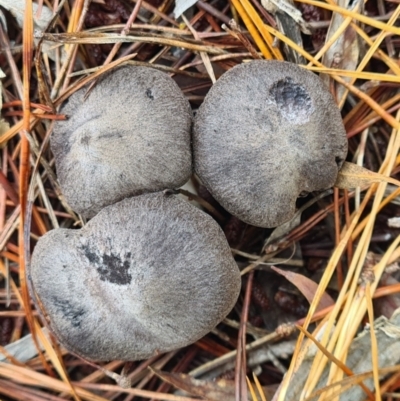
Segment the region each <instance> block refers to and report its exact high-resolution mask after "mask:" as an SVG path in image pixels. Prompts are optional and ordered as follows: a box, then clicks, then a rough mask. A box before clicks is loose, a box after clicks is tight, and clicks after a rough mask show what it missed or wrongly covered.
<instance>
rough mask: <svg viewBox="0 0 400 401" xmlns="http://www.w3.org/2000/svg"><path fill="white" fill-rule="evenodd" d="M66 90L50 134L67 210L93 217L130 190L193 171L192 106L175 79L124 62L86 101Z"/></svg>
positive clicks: (157, 186) (172, 181)
mask: <svg viewBox="0 0 400 401" xmlns="http://www.w3.org/2000/svg"><path fill="white" fill-rule="evenodd" d="M87 89H88V88H87V87H85V88H83V89H81V90H79V91H77V92H76V93H74V94H73V95H72V96H70V98H69V100H68V102H66V103H65V104H64V105H63V106H62V108H61V110H60V113H62V114H66V116H67V118H68V119H67V120H66V121H57V122H56V124H55V126H54V131H53V133H52V135H51V149H52V151H53V153H54V155H55V158H56V168H57V175H58V179H59V181H60V184H61V188H62V191H63V193H64V195H65V197H66V199H67V201H68V203H69V204H70V205H71V207H72V209H74V210H75V211H77V212H79V213H81V214H82V215H84V216H85V217H93V216H94V215H95V214H96V213H98V212H99V211H100V210H101V209H102V208H103V207H104V206H107V205H110V204H113V203H115V202H117V201H119V200H122V199H124V198H126V197H129V196H135V195H139V194H142V193H147V192H155V191H160V190H163V189H168V188H177V187H179V186H181V185H183V184H184V183H185V182H186V181H187V180H188V179H189V177H190V175H191V172H192V160H191V148H190V146H191V145H190V130H191V123H192V111H191V109H190V105H189V102H188V101H187V99H186V98H185V97H184V95H183V93H182V92H181V90H180V89H179V87H178V85H177V84H176V83H175V82H174V81H173V80H172V79H171V78H170V77H169V76H168V75H167V74H165V73H163V72H160V71H157V70H155V69H152V68H146V67H138V66H123V67H120V68H118V69H117V70H114V71H112V72H111V73H109V74H107V75H105V76H104V77H103V78H102V79H100V80H99V82H98V83H97V84H96V86H95V87H94V89H93V90H92V91H91V92H90V94H89V97H88V98H87V99H86V100H84V97H85V95H86V93H87Z"/></svg>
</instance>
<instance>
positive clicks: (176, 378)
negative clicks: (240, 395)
mask: <svg viewBox="0 0 400 401" xmlns="http://www.w3.org/2000/svg"><path fill="white" fill-rule="evenodd" d="M151 370H152V372H154V374H155V375H157V376H158V377H159V378H160V379H162V380H164V381H165V382H167V383H169V384H171V385H173V386H174V387H176V388H179V389H180V390H183V391H186V392H187V393H189V394H192V395H194V396H197V397H202V398H204V399H206V400H210V401H221V400H224V401H234V400H235V383H234V381H230V380H224V379H220V380H216V381H213V382H208V381H205V380H198V379H195V378H194V377H192V376H190V375H185V374H183V373H168V372H163V371H161V370H156V369H153V368H151Z"/></svg>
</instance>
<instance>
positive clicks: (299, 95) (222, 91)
mask: <svg viewBox="0 0 400 401" xmlns="http://www.w3.org/2000/svg"><path fill="white" fill-rule="evenodd" d="M193 152H194V153H193V157H194V165H195V171H196V173H197V174H198V176H199V177H200V179H201V180H202V181H203V183H204V184H205V185H206V187H207V188H208V190H209V191H210V192H211V194H212V195H213V196H214V197H215V198H216V199H217V200H218V201H219V202H220V204H221V205H222V206H223V207H225V208H226V209H227V210H228V211H229V212H230V213H232V214H233V215H235V216H236V217H238V218H240V219H241V220H243V221H245V222H247V223H249V224H253V225H256V226H260V227H275V226H278V225H280V224H282V223H284V222H286V221H288V220H290V218H291V217H292V216H293V214H294V212H295V204H296V199H297V197H298V196H299V194H301V193H305V192H307V193H308V192H311V191H318V190H323V189H326V188H329V187H331V186H332V185H333V184H334V183H335V180H336V176H337V174H338V171H339V169H340V167H341V165H342V163H343V161H344V160H345V158H346V155H347V139H346V133H345V130H344V127H343V122H342V118H341V116H340V112H339V110H338V108H337V106H336V103H335V101H334V99H333V98H332V96H331V94H330V93H329V91H328V89H327V88H326V87H325V86H324V84H323V83H322V81H321V80H320V79H319V78H318V77H317V76H316V75H314V74H313V73H311V72H309V71H307V70H305V69H303V68H301V67H299V66H297V65H295V64H292V63H287V62H280V61H265V60H263V61H252V62H250V63H246V64H241V65H238V66H236V67H234V68H232V69H231V70H229V71H228V72H226V73H225V74H223V75H222V77H221V78H220V79H219V80H218V81H217V82H216V83H215V84H214V85H213V87H212V88H211V89H210V91H209V93H208V95H207V96H206V98H205V100H204V102H203V104H202V105H201V107H200V108H199V111H198V112H197V114H196V118H195V123H194V133H193Z"/></svg>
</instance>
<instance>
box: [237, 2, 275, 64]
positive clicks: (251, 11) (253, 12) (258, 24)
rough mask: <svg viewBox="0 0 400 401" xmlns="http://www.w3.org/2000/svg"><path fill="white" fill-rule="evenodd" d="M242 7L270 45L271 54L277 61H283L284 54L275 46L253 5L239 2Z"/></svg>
mask: <svg viewBox="0 0 400 401" xmlns="http://www.w3.org/2000/svg"><path fill="white" fill-rule="evenodd" d="M238 1H239V2H240V3H241V5H242V6H243V8H244V10H245V11H246V13H247V14H248V16H249V17H250V19H251V20H252V21H253V23H254V25H255V26H256V27H257V29H258V30H259V32H260V33H261V36H262V37H263V38H264V40H265V43H266V44H267V45H268V48H269V50H270V52H271V53H272V54H273V56H274V57H275V59H277V60H283V56H282V53H281V52H280V50H279V49H278V48H277V47H275V46H274V45H273V43H274V39H273V37H272V36H271V34H270V33H269V32H268V31H267V30H266V29H265V25H264V23H263V21H262V19H261V17H260V16H259V15H258V13H257V12H256V10H254V7H253V6H252V5H251V3H250V2H249V1H248V0H238Z"/></svg>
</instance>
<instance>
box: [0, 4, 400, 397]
mask: <svg viewBox="0 0 400 401" xmlns="http://www.w3.org/2000/svg"><path fill="white" fill-rule="evenodd" d="M191 3H193V2H191ZM135 4H138V6H137V8H136V10H135V11H134V9H135ZM181 4H182V3H181ZM0 5H1V6H2V7H3V8H2V16H1V24H0V43H1V49H2V50H1V52H0V57H1V68H2V71H3V73H4V77H2V79H1V83H2V95H3V96H2V104H1V106H2V110H1V120H0V144H1V147H0V152H1V171H0V239H1V241H0V243H1V249H0V271H1V276H0V284H1V285H2V287H1V289H0V305H1V306H0V354H1V355H2V358H1V361H2V362H1V363H0V394H1V396H2V397H8V398H6V399H28V398H29V399H47V398H48V396H50V397H55V398H54V399H70V397H71V396H72V397H74V398H75V399H82V400H83V399H88V400H104V399H108V400H110V399H118V400H131V399H133V398H134V397H142V399H169V400H182V401H183V400H189V399H195V398H193V397H202V398H203V399H207V397H208V398H209V399H213V398H212V397H213V395H212V394H216V396H215V397H217V398H218V397H220V399H221V398H226V399H235V400H239V399H243V397H245V398H247V397H249V399H252V398H253V399H262V400H263V399H268V400H270V399H274V400H280V401H283V400H285V399H286V400H292V399H293V400H308V399H320V400H328V399H329V400H331V399H334V400H358V399H365V398H368V397H371V394H372V395H373V396H374V397H376V399H383V398H384V397H386V396H387V397H386V398H388V397H390V394H395V393H396V392H398V387H399V384H398V383H399V381H398V380H397V378H398V377H399V376H400V372H399V371H400V367H399V366H398V365H396V364H398V363H399V360H400V357H398V356H397V355H400V354H399V352H398V347H399V342H398V341H399V334H398V332H399V322H398V316H399V312H398V309H397V308H398V305H399V301H398V293H399V291H400V283H399V279H400V277H399V273H398V269H395V268H391V267H390V266H395V265H396V263H397V261H398V259H399V257H400V246H399V243H400V237H399V234H400V231H399V224H398V218H399V216H400V209H399V206H400V205H399V196H400V191H399V189H398V182H399V181H398V180H399V172H400V168H399V164H400V157H399V156H398V153H399V146H400V133H399V128H400V113H399V112H398V104H399V97H398V93H397V91H398V84H399V83H400V68H399V67H398V64H397V59H396V58H395V56H394V55H395V54H396V53H398V46H399V42H398V40H397V35H399V33H400V29H399V28H398V27H397V24H396V22H397V20H398V15H399V13H400V6H399V5H398V4H396V3H393V2H390V1H384V0H374V1H372V2H368V3H366V4H365V5H364V7H362V5H361V4H360V3H359V2H346V1H342V2H338V3H335V2H334V1H333V0H327V1H326V2H317V1H314V0H298V1H295V2H294V3H291V2H275V1H274V7H275V8H274V9H272V8H271V7H268V5H267V7H266V8H267V11H266V10H265V8H264V7H263V5H264V6H265V2H263V5H261V4H260V3H259V2H258V1H257V0H232V3H231V5H230V4H229V3H227V2H225V1H218V2H203V1H202V0H199V1H198V2H197V3H196V4H194V5H190V6H189V8H187V10H185V20H186V21H187V23H185V20H182V19H175V18H174V15H173V14H171V13H172V12H173V10H174V6H175V5H174V3H173V2H172V1H169V0H164V1H162V0H152V1H149V2H147V1H144V0H143V1H140V0H138V1H137V2H136V1H135V2H128V1H122V0H102V1H97V0H93V1H87V0H75V1H72V0H71V1H65V2H61V3H59V2H58V1H55V0H54V1H53V0H49V1H38V2H32V1H30V0H28V1H27V2H25V1H17V0H16V1H11V2H10V1H7V0H1V2H0ZM185 7H187V6H185ZM54 10H57V15H56V19H55V20H54V25H53V26H51V27H50V28H49V29H48V30H47V26H48V24H49V23H50V21H51V20H52V18H53V16H54ZM270 13H271V14H270ZM128 20H129V22H130V23H131V24H130V25H128V29H127V32H126V33H125V34H124V33H122V34H121V32H124V29H125V28H126V24H127V23H128ZM232 20H233V21H234V22H230V21H232ZM293 21H294V24H295V25H293V27H294V28H293V29H296V32H295V31H294V30H292V31H291V29H288V27H290V26H292V25H290V24H291V23H293ZM304 21H305V22H304ZM223 24H225V25H229V26H230V29H225V30H224V28H223ZM34 29H37V30H38V31H37V32H36V33H35V36H37V37H36V38H34V35H33V31H34ZM307 30H310V32H311V36H310V35H309V34H308V33H307V32H306V31H307ZM301 31H303V32H301ZM294 33H295V34H294ZM292 35H293V36H292ZM38 39H46V40H47V41H46V42H45V46H44V45H42V44H40V42H39V41H38ZM113 44H118V47H115V48H114V50H113ZM35 51H36V53H35ZM33 55H35V58H36V66H38V68H39V70H35V64H34V63H33ZM21 56H22V57H21ZM199 56H200V57H199ZM260 57H261V58H267V59H270V58H274V59H278V60H290V61H295V62H297V63H302V64H304V68H309V69H310V70H312V71H315V72H316V73H320V74H321V75H322V76H324V79H325V80H326V82H327V84H328V85H329V88H330V90H331V92H332V93H333V94H334V96H335V98H336V100H337V103H338V105H339V106H340V108H341V110H342V116H343V120H344V122H345V127H346V130H347V133H348V138H349V149H350V151H349V156H348V159H347V162H346V163H345V165H344V167H343V169H342V170H341V172H340V174H339V177H338V181H337V183H336V189H335V190H334V191H333V193H327V194H324V195H323V196H321V194H318V193H315V194H309V195H308V196H307V197H306V198H304V199H302V198H300V199H299V201H298V210H299V212H298V214H297V215H296V216H295V218H294V219H293V221H292V222H289V223H287V224H286V225H285V226H284V227H281V228H278V229H276V230H275V232H274V233H273V235H272V236H271V233H272V230H265V229H259V228H256V227H252V226H249V225H246V224H244V223H243V222H240V221H238V220H237V219H235V218H234V217H232V216H230V215H229V214H228V213H227V212H226V211H224V210H223V209H222V208H221V207H220V205H218V203H217V202H216V201H215V200H214V199H213V198H212V197H211V195H210V194H209V193H208V192H207V190H206V189H205V188H204V187H203V186H202V185H201V183H200V182H198V181H197V180H196V178H195V177H194V178H193V179H192V183H191V187H192V188H193V191H194V192H195V195H194V197H193V199H197V200H199V199H200V200H201V202H200V204H202V205H207V210H210V211H212V215H213V217H214V218H216V219H217V221H218V222H219V224H220V225H221V226H222V228H223V229H224V232H225V235H226V236H227V239H228V241H229V243H230V245H231V247H232V252H233V254H234V255H235V259H236V260H237V263H238V265H239V267H240V268H241V270H242V276H243V283H244V285H243V290H242V295H241V297H240V298H239V301H238V303H237V305H236V307H235V308H234V310H233V311H232V313H231V314H230V315H229V317H228V319H226V320H225V321H224V322H223V323H221V324H220V325H219V326H218V327H217V328H216V330H214V331H213V332H212V333H210V334H209V335H207V336H206V337H204V338H203V339H201V340H199V341H198V342H197V343H195V344H193V345H192V346H189V347H187V348H186V349H182V350H180V351H177V352H175V353H171V354H167V355H159V356H156V357H154V358H152V359H151V360H149V361H142V362H135V363H133V364H131V365H129V366H126V367H125V369H123V371H122V372H121V366H122V364H121V363H118V361H115V362H110V363H108V364H104V365H102V366H99V365H94V364H92V363H90V362H88V361H83V360H80V359H78V358H77V357H76V356H74V355H72V354H70V353H68V352H67V351H66V350H64V349H63V348H60V347H59V345H58V344H56V343H55V342H54V341H53V339H52V338H51V337H47V336H45V335H44V334H43V332H42V329H41V324H40V320H39V319H38V318H37V314H36V311H35V310H34V308H33V307H32V305H31V303H30V300H29V297H28V291H27V283H26V274H25V271H26V270H25V269H26V264H27V263H29V255H30V251H31V249H32V248H33V247H34V245H35V243H36V241H37V239H38V238H39V237H40V236H41V235H43V234H44V233H45V232H47V231H49V230H50V229H52V228H53V227H55V226H57V225H58V226H60V227H65V228H69V227H77V226H79V225H81V224H82V223H83V222H82V221H81V220H80V219H79V217H78V216H76V215H75V214H73V213H72V211H71V210H70V209H69V208H68V206H67V205H66V204H65V201H64V200H63V199H62V197H61V194H60V192H59V189H58V186H57V182H56V181H54V177H55V175H54V164H53V156H52V155H51V153H50V151H49V149H48V145H47V138H48V135H50V133H51V129H52V125H51V121H52V119H54V118H58V116H57V115H56V114H55V109H54V105H55V106H56V107H57V106H58V105H59V104H60V103H61V102H62V101H63V100H64V99H66V98H67V97H68V96H69V94H71V93H73V92H74V91H75V90H76V89H77V88H78V87H80V86H82V85H84V84H85V83H87V82H88V81H89V80H93V79H95V78H96V77H97V76H98V75H99V74H101V73H102V72H105V71H106V70H108V69H111V68H113V67H114V66H115V65H118V64H119V63H123V62H128V61H129V60H130V62H132V63H137V64H139V65H151V66H154V67H156V68H159V69H163V70H165V71H167V72H169V73H170V74H171V75H173V76H174V79H175V80H176V82H177V83H178V85H179V86H180V87H181V89H182V90H183V92H184V93H185V94H186V96H187V97H188V99H189V100H190V102H191V104H192V107H193V109H197V108H198V107H199V105H200V104H201V102H202V100H203V99H204V96H205V94H206V93H207V91H208V89H209V88H210V87H211V85H212V81H211V79H212V78H210V75H211V77H213V76H214V74H215V77H216V78H217V79H218V77H219V76H220V75H221V74H222V73H223V72H224V71H227V70H229V69H230V68H232V67H233V66H234V65H236V64H238V63H240V62H246V61H248V60H251V59H253V58H254V59H256V58H260ZM305 62H307V63H308V64H307V65H306V64H305ZM204 63H205V64H204ZM106 64H107V67H105V65H106ZM78 71H81V74H83V75H84V77H85V78H83V80H81V81H79V80H80V77H81V76H80V75H77V72H78ZM91 72H93V73H91ZM207 72H208V74H206V73H207ZM90 74H92V75H90ZM39 88H40V89H39ZM39 91H40V95H39ZM365 130H368V132H367V131H365ZM364 131H365V132H367V135H364V136H362V135H361V133H362V132H364ZM360 152H362V154H363V157H362V165H360V166H357V164H352V163H350V162H353V163H355V162H357V160H361V159H360V158H359V159H357V155H359V154H360ZM39 155H40V156H39ZM254 162H255V163H256V162H257V161H256V160H255V161H254ZM35 165H36V166H37V167H34V166H35ZM33 176H35V177H36V178H35V179H33ZM354 188H356V190H355V191H353V189H354ZM28 189H30V195H29V197H28ZM187 192H188V191H185V196H187V195H188V193H187ZM190 199H191V198H190V194H189V201H190ZM357 205H358V206H357ZM265 244H266V246H265ZM293 250H294V251H293ZM371 254H372V255H375V256H373V257H371ZM269 260H272V261H275V260H276V261H277V260H279V261H280V263H281V265H280V266H279V269H280V270H281V271H283V272H284V274H285V275H286V276H289V277H292V283H289V282H288V281H287V280H286V279H285V278H284V277H282V276H280V275H278V274H277V273H276V272H274V270H273V269H272V268H271V265H270V262H268V261H269ZM292 260H295V261H299V262H301V263H296V264H293V263H292V264H291V263H290V261H292ZM285 261H287V262H285ZM285 263H286V264H285ZM275 270H276V269H275ZM251 272H253V273H251ZM310 283H312V284H310ZM305 289H306V290H307V294H308V295H307V300H306V298H304V296H303V295H302V292H304V291H305ZM327 296H329V302H327V303H326V304H323V305H324V308H323V309H321V310H319V309H318V308H319V305H321V301H322V300H323V299H324V297H325V298H326V297H327ZM331 300H333V302H334V303H333V304H332V301H331ZM21 312H22V314H21ZM245 317H246V318H245ZM295 324H298V325H301V326H302V330H301V331H298V330H296V329H295ZM305 330H306V331H308V334H307V335H306V334H305V333H304V331H305ZM315 339H317V341H318V343H319V346H318V347H315V344H314V341H315ZM21 344H22V345H21ZM285 344H290V346H289V345H285ZM280 345H282V347H281V348H278V346H280ZM312 345H313V348H312V347H311V346H312ZM23 349H25V351H26V353H25V354H21V351H23ZM310 349H313V352H312V353H311V354H310V352H308V351H307V350H310ZM238 355H239V357H237V356H238ZM343 364H345V365H346V366H347V368H348V369H350V371H351V372H352V373H353V374H350V375H349V371H348V370H346V369H345V370H343V369H342V368H343ZM149 367H151V369H152V370H151V369H149ZM155 372H157V374H158V376H157V375H155ZM162 372H164V373H162ZM191 372H192V376H193V375H195V374H194V373H193V372H203V375H204V376H202V378H201V380H200V381H196V380H197V379H196V380H191V379H190V377H192V376H190V374H191ZM206 372H215V373H213V376H209V378H207V376H206ZM346 372H347V373H346ZM188 374H189V376H187V375H188ZM115 375H118V376H119V377H125V376H124V375H126V377H129V380H130V382H131V383H132V387H131V388H130V389H123V388H121V387H119V386H116V385H115V384H113V382H112V381H111V379H110V376H111V377H113V376H114V377H116V376H115ZM121 375H122V376H121ZM210 375H211V373H210ZM211 377H212V378H213V379H216V381H215V382H213V381H212V379H211ZM360 383H363V385H364V386H366V387H367V390H368V391H369V393H368V391H367V392H366V390H365V388H362V387H361V386H360ZM221 384H223V386H222V388H221ZM239 384H240V385H239ZM182 387H184V388H183V389H184V390H185V391H186V393H185V394H184V395H183V393H180V394H178V393H176V388H181V389H182ZM221 391H222V393H221ZM239 391H240V392H239ZM262 393H264V394H262ZM215 397H214V398H215ZM240 397H242V398H240ZM255 397H258V398H255ZM363 397H364V398H363ZM388 399H389V398H388Z"/></svg>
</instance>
